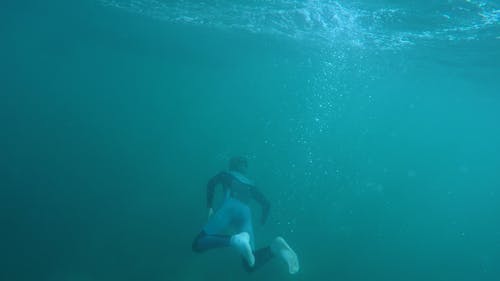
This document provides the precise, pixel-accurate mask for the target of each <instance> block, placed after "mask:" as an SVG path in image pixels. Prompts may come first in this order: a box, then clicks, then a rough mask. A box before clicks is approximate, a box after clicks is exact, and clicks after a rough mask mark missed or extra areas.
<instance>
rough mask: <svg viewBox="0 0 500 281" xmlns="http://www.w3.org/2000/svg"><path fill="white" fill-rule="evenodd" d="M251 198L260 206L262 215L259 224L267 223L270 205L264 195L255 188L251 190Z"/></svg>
mask: <svg viewBox="0 0 500 281" xmlns="http://www.w3.org/2000/svg"><path fill="white" fill-rule="evenodd" d="M252 196H253V198H254V199H255V201H257V203H259V204H260V206H261V207H262V215H261V220H260V222H261V223H262V224H265V223H266V221H267V217H268V216H269V209H270V208H271V203H269V201H268V200H267V199H266V197H265V196H264V194H262V193H261V192H260V191H259V190H258V189H257V188H256V187H253V188H252Z"/></svg>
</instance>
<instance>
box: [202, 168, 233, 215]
mask: <svg viewBox="0 0 500 281" xmlns="http://www.w3.org/2000/svg"><path fill="white" fill-rule="evenodd" d="M228 180H230V178H229V175H228V174H227V173H224V172H220V173H218V174H217V175H215V176H214V177H213V178H211V179H210V180H209V181H208V183H207V207H208V208H212V207H213V201H214V194H215V186H217V185H218V184H223V185H228Z"/></svg>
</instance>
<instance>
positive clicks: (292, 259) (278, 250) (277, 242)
mask: <svg viewBox="0 0 500 281" xmlns="http://www.w3.org/2000/svg"><path fill="white" fill-rule="evenodd" d="M271 251H272V252H273V253H274V254H275V255H276V256H278V257H280V258H281V259H282V260H284V261H285V262H286V263H287V264H288V272H290V274H295V273H297V272H299V269H300V266H299V258H298V257H297V254H296V253H295V252H294V251H293V250H292V248H290V246H288V244H287V243H286V241H285V239H283V237H280V236H278V237H276V238H275V239H274V241H273V243H272V244H271Z"/></svg>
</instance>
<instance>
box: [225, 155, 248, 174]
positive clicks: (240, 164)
mask: <svg viewBox="0 0 500 281" xmlns="http://www.w3.org/2000/svg"><path fill="white" fill-rule="evenodd" d="M247 168H248V162H247V159H246V158H245V157H243V156H234V157H231V159H230V160H229V170H230V171H235V172H240V173H242V174H245V173H246V171H247Z"/></svg>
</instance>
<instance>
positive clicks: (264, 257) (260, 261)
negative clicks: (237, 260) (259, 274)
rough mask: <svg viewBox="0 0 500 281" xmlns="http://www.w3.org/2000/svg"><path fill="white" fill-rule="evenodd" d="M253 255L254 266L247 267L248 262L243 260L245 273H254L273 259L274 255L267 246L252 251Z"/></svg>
mask: <svg viewBox="0 0 500 281" xmlns="http://www.w3.org/2000/svg"><path fill="white" fill-rule="evenodd" d="M253 255H254V256H255V264H254V266H250V265H248V262H246V261H245V260H243V267H244V268H245V270H246V271H247V272H254V271H255V270H257V269H259V268H261V267H262V266H263V265H265V264H266V263H268V262H269V261H270V260H271V259H272V258H273V257H274V253H273V252H272V251H271V247H269V246H268V247H264V248H261V249H258V250H257V251H254V252H253Z"/></svg>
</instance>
